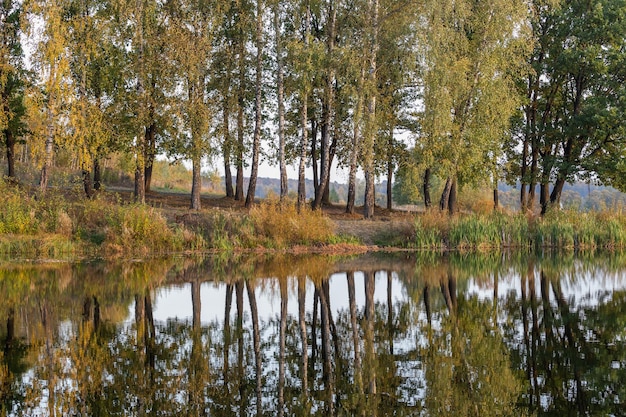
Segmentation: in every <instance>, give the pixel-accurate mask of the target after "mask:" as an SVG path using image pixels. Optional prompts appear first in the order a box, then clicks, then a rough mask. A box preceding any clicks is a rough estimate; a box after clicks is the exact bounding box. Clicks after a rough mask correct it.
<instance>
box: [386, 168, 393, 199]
mask: <svg viewBox="0 0 626 417" xmlns="http://www.w3.org/2000/svg"><path fill="white" fill-rule="evenodd" d="M392 209H393V160H392V158H391V157H389V159H388V160H387V210H389V211H391V210H392Z"/></svg>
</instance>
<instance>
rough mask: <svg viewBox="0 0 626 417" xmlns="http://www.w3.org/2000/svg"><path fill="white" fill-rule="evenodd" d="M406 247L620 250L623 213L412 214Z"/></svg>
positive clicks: (624, 239) (625, 243)
mask: <svg viewBox="0 0 626 417" xmlns="http://www.w3.org/2000/svg"><path fill="white" fill-rule="evenodd" d="M411 246H412V247H415V248H419V249H439V250H442V249H455V250H493V249H498V248H525V249H542V248H555V249H600V248H601V249H623V248H625V247H626V215H623V214H622V213H617V212H586V213H581V212H578V211H561V210H554V211H551V212H549V213H548V214H546V215H545V216H544V217H538V216H524V215H522V214H514V215H510V214H502V213H492V214H486V215H485V214H475V215H462V216H457V217H455V218H449V217H448V216H447V215H445V214H441V213H439V212H430V213H425V214H424V215H421V216H418V217H417V219H416V223H415V239H414V241H413V242H412V243H411Z"/></svg>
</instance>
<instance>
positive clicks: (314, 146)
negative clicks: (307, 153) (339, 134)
mask: <svg viewBox="0 0 626 417" xmlns="http://www.w3.org/2000/svg"><path fill="white" fill-rule="evenodd" d="M313 113H315V111H313ZM309 142H311V168H312V169H313V193H314V194H315V195H317V190H318V188H319V186H320V176H319V169H318V163H317V161H318V157H319V152H318V151H317V120H315V117H311V137H310V138H309Z"/></svg>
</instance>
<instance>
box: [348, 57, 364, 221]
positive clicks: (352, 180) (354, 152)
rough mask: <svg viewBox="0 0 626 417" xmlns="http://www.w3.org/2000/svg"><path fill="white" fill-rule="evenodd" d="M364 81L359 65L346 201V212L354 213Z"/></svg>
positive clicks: (362, 70)
mask: <svg viewBox="0 0 626 417" xmlns="http://www.w3.org/2000/svg"><path fill="white" fill-rule="evenodd" d="M364 83H365V68H364V67H361V73H360V75H359V82H358V85H359V88H358V89H357V92H356V94H357V103H356V108H355V109H354V116H353V117H352V119H353V120H352V124H353V126H352V147H351V149H350V173H349V176H348V201H347V203H346V213H348V214H354V205H355V200H356V171H357V169H358V166H357V163H358V158H359V153H360V152H361V140H360V136H361V132H360V129H359V124H360V123H361V111H362V107H363V85H364Z"/></svg>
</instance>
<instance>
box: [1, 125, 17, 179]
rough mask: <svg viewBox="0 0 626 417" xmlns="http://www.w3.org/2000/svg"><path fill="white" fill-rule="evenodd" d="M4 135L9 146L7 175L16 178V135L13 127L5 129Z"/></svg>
mask: <svg viewBox="0 0 626 417" xmlns="http://www.w3.org/2000/svg"><path fill="white" fill-rule="evenodd" d="M4 137H5V144H6V147H7V177H9V178H10V179H15V137H14V136H13V132H12V131H11V129H5V131H4Z"/></svg>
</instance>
